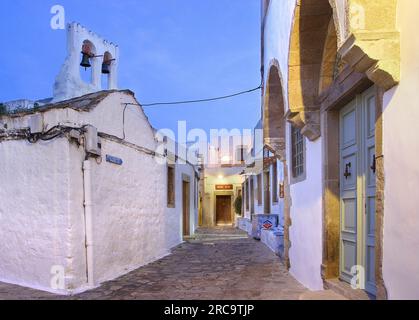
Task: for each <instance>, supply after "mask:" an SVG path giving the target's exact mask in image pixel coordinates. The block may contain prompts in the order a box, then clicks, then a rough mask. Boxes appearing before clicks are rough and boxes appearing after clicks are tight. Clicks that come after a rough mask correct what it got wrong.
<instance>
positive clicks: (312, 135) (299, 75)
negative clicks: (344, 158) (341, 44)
mask: <svg viewBox="0 0 419 320" xmlns="http://www.w3.org/2000/svg"><path fill="white" fill-rule="evenodd" d="M332 20H333V10H332V7H331V6H330V4H329V1H328V0H316V1H300V3H299V4H298V5H297V7H296V9H295V21H294V28H293V32H292V35H291V42H290V56H289V80H288V81H289V82H288V92H289V111H288V115H287V116H288V120H290V121H291V122H292V123H293V124H294V125H295V126H296V127H298V128H300V129H301V133H302V134H303V135H305V136H306V137H307V138H308V139H310V140H311V141H314V140H316V139H317V138H319V137H320V113H319V109H320V103H319V101H318V96H319V91H320V88H321V85H322V86H323V85H324V84H325V83H326V84H327V81H326V82H324V81H321V80H322V79H321V78H322V77H323V78H324V79H323V80H326V79H328V78H330V74H331V73H332V70H333V68H332V67H329V68H326V69H324V70H322V62H323V54H324V48H325V43H326V39H327V38H328V34H329V33H330V32H329V31H330V28H331V21H332ZM335 36H336V34H335ZM333 44H334V41H331V43H330V45H331V46H333ZM328 52H329V51H328ZM330 52H331V51H330ZM332 59H333V56H332V57H329V58H328V60H332ZM330 65H331V64H330ZM327 69H329V70H327ZM321 74H322V77H321Z"/></svg>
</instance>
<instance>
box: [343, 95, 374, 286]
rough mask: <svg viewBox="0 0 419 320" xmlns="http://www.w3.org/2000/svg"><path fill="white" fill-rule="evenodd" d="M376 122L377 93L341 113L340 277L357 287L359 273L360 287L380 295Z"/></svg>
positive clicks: (357, 100)
mask: <svg viewBox="0 0 419 320" xmlns="http://www.w3.org/2000/svg"><path fill="white" fill-rule="evenodd" d="M375 121H376V119H375V94H374V91H373V90H368V91H366V92H365V93H364V94H362V95H360V96H358V97H357V98H356V99H355V100H353V101H352V102H351V103H349V104H348V105H347V106H346V107H345V108H344V109H342V111H341V113H340V172H341V178H340V181H341V184H340V189H341V192H340V198H341V199H340V203H341V218H340V219H341V223H340V225H341V244H340V257H341V258H340V277H341V279H342V280H344V281H347V282H349V283H351V282H352V283H353V279H354V272H355V271H356V272H357V273H358V276H359V279H358V284H359V285H360V287H361V288H363V289H365V290H366V291H367V292H369V293H371V294H375V293H376V286H375V194H376V190H375V189H376V187H375V186H376V177H375V169H374V167H375ZM354 267H355V268H356V269H354ZM359 268H361V270H360V269H359Z"/></svg>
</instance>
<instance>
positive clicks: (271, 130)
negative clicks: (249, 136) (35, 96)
mask: <svg viewBox="0 0 419 320" xmlns="http://www.w3.org/2000/svg"><path fill="white" fill-rule="evenodd" d="M284 115H285V109H284V97H283V89H282V83H281V78H280V75H279V69H278V67H277V66H276V65H272V66H271V68H270V70H269V76H268V84H267V88H266V101H265V107H264V111H263V122H264V126H263V127H264V143H265V144H267V145H269V147H271V148H272V149H273V150H275V151H276V152H277V153H279V154H281V156H282V157H284V151H285V118H284Z"/></svg>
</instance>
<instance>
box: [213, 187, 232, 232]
mask: <svg viewBox="0 0 419 320" xmlns="http://www.w3.org/2000/svg"><path fill="white" fill-rule="evenodd" d="M217 196H229V197H231V224H232V225H234V224H235V222H236V219H235V214H234V209H233V202H234V190H233V191H217V192H214V202H213V206H214V211H213V213H214V214H213V217H214V218H213V225H214V226H216V225H217Z"/></svg>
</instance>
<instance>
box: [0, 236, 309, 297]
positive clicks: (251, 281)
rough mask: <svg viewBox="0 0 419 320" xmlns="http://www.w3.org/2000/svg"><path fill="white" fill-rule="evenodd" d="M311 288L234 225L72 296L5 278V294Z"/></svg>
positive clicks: (244, 293) (209, 293)
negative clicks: (28, 287) (21, 284)
mask: <svg viewBox="0 0 419 320" xmlns="http://www.w3.org/2000/svg"><path fill="white" fill-rule="evenodd" d="M208 239H210V240H211V241H210V243H208V242H207V241H208ZM209 244H210V245H209ZM306 293H308V291H307V290H306V289H305V288H304V287H303V286H302V285H301V284H299V283H298V282H297V281H296V280H295V279H294V278H293V277H292V276H291V275H290V274H289V273H288V272H287V270H286V269H285V267H284V266H283V265H282V264H281V262H280V260H279V258H278V257H277V256H276V255H275V254H274V253H273V252H271V251H270V250H269V249H268V248H267V247H266V246H265V245H264V244H262V243H261V242H260V241H255V240H253V239H250V238H248V237H247V236H246V234H245V233H243V232H242V231H240V230H237V229H234V228H215V229H201V230H199V233H198V234H197V236H196V237H194V238H193V239H191V241H190V242H186V243H184V244H182V245H180V246H178V247H177V248H175V249H174V250H173V252H172V254H171V255H170V256H167V257H165V258H163V259H161V260H159V261H157V262H154V263H151V264H149V265H147V266H145V267H143V268H140V269H138V270H135V271H133V272H130V273H129V274H127V275H125V276H122V277H121V278H119V279H116V280H113V281H110V282H108V283H105V284H103V285H102V286H101V287H99V288H97V289H93V290H91V291H87V292H84V293H82V294H79V295H76V296H72V297H63V296H56V295H53V294H49V293H44V292H40V291H36V290H32V289H27V288H22V287H18V286H13V285H8V284H2V283H0V299H31V300H38V299H42V300H45V299H60V300H61V299H75V300H98V299H100V300H133V299H137V300H158V299H163V300H184V299H192V300H213V299H220V300H248V299H275V300H282V299H284V300H297V299H301V297H304V294H306ZM307 297H311V296H307Z"/></svg>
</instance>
